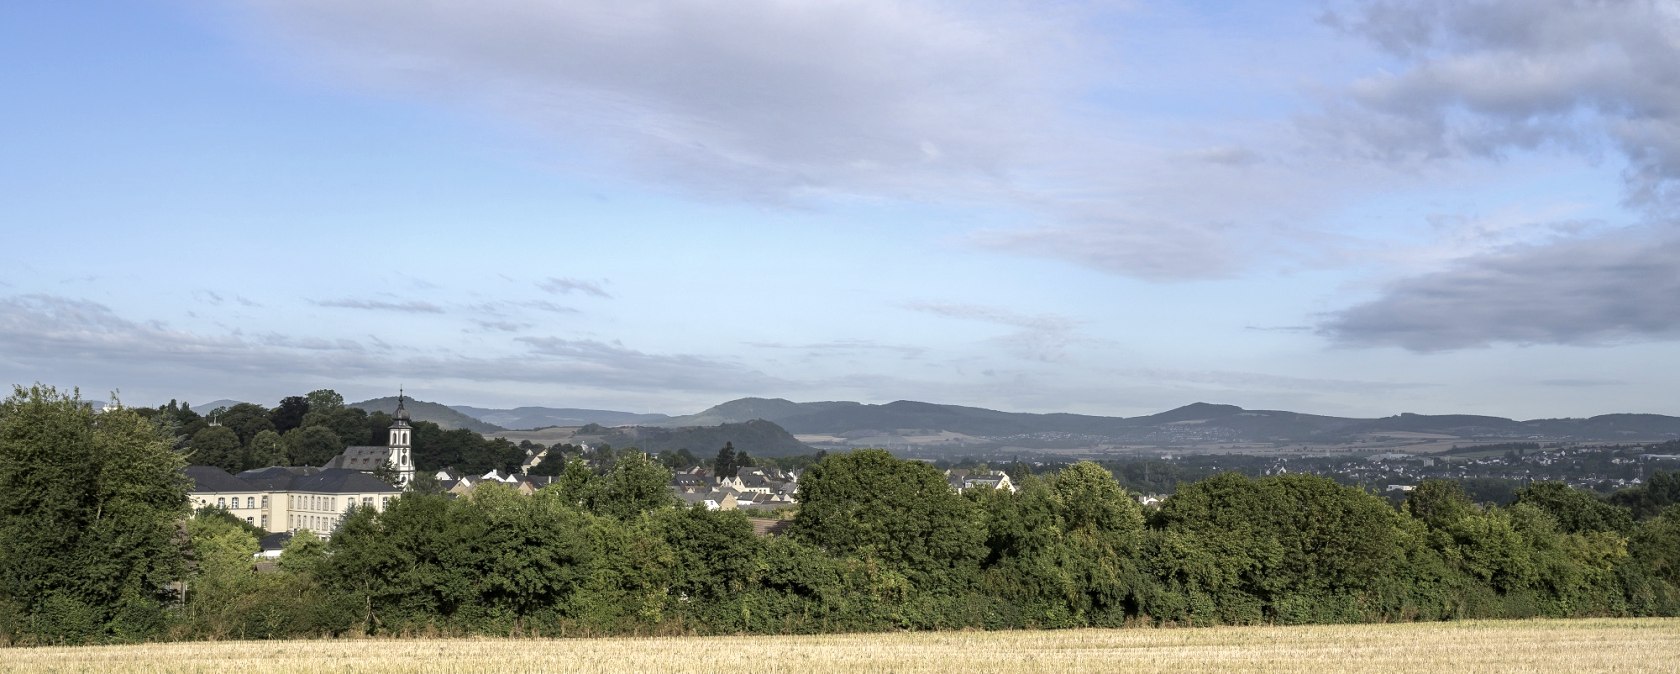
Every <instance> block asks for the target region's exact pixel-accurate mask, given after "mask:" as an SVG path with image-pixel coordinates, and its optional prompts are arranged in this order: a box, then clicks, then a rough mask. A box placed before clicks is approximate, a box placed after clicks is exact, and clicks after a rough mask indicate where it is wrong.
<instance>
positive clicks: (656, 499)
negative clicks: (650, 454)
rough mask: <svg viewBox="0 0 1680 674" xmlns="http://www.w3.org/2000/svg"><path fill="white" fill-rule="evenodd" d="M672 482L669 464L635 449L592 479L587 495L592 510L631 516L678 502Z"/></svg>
mask: <svg viewBox="0 0 1680 674" xmlns="http://www.w3.org/2000/svg"><path fill="white" fill-rule="evenodd" d="M670 484H671V470H670V469H669V468H666V467H664V466H662V465H659V463H657V462H654V461H651V460H649V459H648V458H647V455H646V454H643V453H641V452H635V453H632V454H630V455H628V456H626V457H624V458H623V459H621V460H619V461H618V462H617V463H616V464H615V465H614V466H613V469H612V472H610V473H607V474H606V475H605V476H602V477H601V478H599V479H596V480H594V481H592V482H591V483H590V489H588V490H587V492H586V493H587V494H588V496H587V497H586V498H587V502H588V505H589V509H590V511H592V512H594V513H595V514H597V515H604V516H607V517H616V518H619V519H630V518H633V517H636V516H637V515H640V514H641V513H644V512H648V511H651V510H656V509H659V508H668V507H672V506H674V505H676V502H677V501H676V497H675V496H673V495H672V494H671V490H670Z"/></svg>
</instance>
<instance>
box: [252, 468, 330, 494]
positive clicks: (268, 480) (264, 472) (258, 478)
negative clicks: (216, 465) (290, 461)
mask: <svg viewBox="0 0 1680 674" xmlns="http://www.w3.org/2000/svg"><path fill="white" fill-rule="evenodd" d="M319 472H321V469H320V468H316V467H314V466H269V467H267V468H254V469H251V470H247V471H245V472H243V473H240V474H238V475H235V476H234V477H237V478H239V479H241V480H244V481H245V483H246V484H249V485H251V486H252V487H256V488H258V489H265V490H271V491H279V490H282V489H285V488H286V487H287V486H288V485H290V484H291V483H292V480H294V479H296V478H297V477H298V476H300V475H314V474H316V473H319Z"/></svg>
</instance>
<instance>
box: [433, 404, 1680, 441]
mask: <svg viewBox="0 0 1680 674" xmlns="http://www.w3.org/2000/svg"><path fill="white" fill-rule="evenodd" d="M461 409H473V410H478V409H480V408H461ZM520 409H534V410H548V409H550V408H520ZM592 412H593V413H595V414H597V415H600V414H604V413H607V412H608V411H604V410H596V411H592ZM614 414H620V415H632V414H633V413H627V412H626V413H614ZM646 416H650V417H651V416H654V415H646ZM754 419H763V420H765V421H770V422H774V423H776V424H777V425H779V426H781V427H783V428H785V429H787V430H788V432H790V433H794V434H798V435H832V436H840V435H846V436H868V435H870V434H871V433H879V434H892V433H908V432H918V433H931V432H947V433H957V434H963V435H967V436H974V437H978V438H991V439H996V440H998V441H1000V442H1025V441H1033V440H1034V436H1046V437H1047V436H1066V438H1064V440H1062V441H1064V442H1075V441H1078V440H1079V439H1080V438H1086V439H1089V440H1090V441H1092V442H1103V441H1107V442H1112V443H1117V444H1124V443H1179V442H1290V443H1335V442H1346V441H1348V440H1350V439H1352V438H1358V437H1363V436H1371V435H1382V434H1384V433H1422V434H1437V435H1445V436H1453V437H1466V438H1520V439H1525V440H1527V439H1545V440H1556V441H1571V440H1579V441H1592V440H1598V441H1603V440H1611V441H1614V440H1621V439H1640V440H1664V439H1675V438H1680V417H1674V416H1669V415H1663V414H1650V413H1611V414H1603V415H1597V416H1593V417H1586V418H1553V419H1529V420H1515V419H1508V418H1505V417H1496V416H1489V415H1474V414H1438V415H1429V414H1412V413H1402V414H1396V415H1391V416H1387V417H1375V418H1371V417H1335V416H1328V415H1318V414H1307V413H1301V412H1291V411H1287V410H1250V409H1245V408H1243V407H1240V406H1237V405H1228V404H1218V403H1208V402H1195V403H1191V404H1188V405H1183V406H1180V407H1176V408H1172V409H1169V410H1166V411H1163V412H1158V413H1155V414H1151V415H1144V416H1137V417H1129V418H1128V417H1119V416H1099V415H1089V414H1073V413H1062V412H1055V413H1030V412H1003V411H998V410H992V409H987V408H983V407H971V406H963V405H947V404H939V403H927V402H920V401H914V400H897V401H893V402H890V403H884V404H866V403H858V402H851V401H832V400H831V401H819V402H806V403H799V402H793V401H790V400H786V399H783V398H756V397H749V398H738V399H735V400H730V401H727V402H724V403H720V404H718V405H714V406H712V407H709V408H706V409H705V410H702V411H700V412H697V413H695V414H689V415H682V416H670V417H666V418H665V419H663V420H659V421H656V422H655V423H652V424H646V423H645V422H633V423H637V424H639V425H649V426H658V427H664V428H678V427H694V426H716V425H719V424H725V423H744V422H747V421H752V420H754ZM590 422H592V423H601V424H602V425H615V424H608V423H605V422H602V421H597V420H590ZM1039 439H1040V440H1042V439H1043V438H1042V437H1041V438H1039Z"/></svg>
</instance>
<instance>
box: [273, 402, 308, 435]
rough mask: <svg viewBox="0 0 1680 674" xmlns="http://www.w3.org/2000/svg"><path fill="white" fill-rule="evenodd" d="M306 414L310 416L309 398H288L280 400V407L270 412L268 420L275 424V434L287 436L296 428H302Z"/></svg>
mask: <svg viewBox="0 0 1680 674" xmlns="http://www.w3.org/2000/svg"><path fill="white" fill-rule="evenodd" d="M306 414H309V399H308V398H305V397H303V396H287V397H285V398H282V399H281V400H280V404H279V406H277V407H275V408H274V409H272V410H269V412H268V420H269V421H270V422H272V423H273V424H274V432H276V433H279V434H281V435H285V434H287V433H290V432H292V429H294V428H302V427H303V417H304V415H306Z"/></svg>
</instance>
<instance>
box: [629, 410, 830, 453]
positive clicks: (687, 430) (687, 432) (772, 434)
mask: <svg viewBox="0 0 1680 674" xmlns="http://www.w3.org/2000/svg"><path fill="white" fill-rule="evenodd" d="M606 430H607V432H606V433H603V434H601V435H600V436H598V438H599V441H600V442H606V443H608V444H611V445H612V446H614V447H639V448H641V450H642V451H644V452H653V453H658V452H662V451H665V450H671V451H673V452H674V451H677V450H679V449H684V448H686V449H688V451H689V452H690V453H692V454H693V455H695V456H697V457H700V458H709V457H712V456H716V455H717V451H718V450H719V449H722V448H723V445H724V443H726V442H727V443H730V444H733V445H734V446H735V449H736V451H743V452H746V453H748V454H750V455H752V456H794V455H798V454H815V453H816V452H817V450H816V448H814V447H811V446H810V445H807V444H805V443H803V442H800V441H799V440H798V439H796V438H794V437H793V435H792V434H790V433H788V432H787V431H786V430H784V429H783V428H782V427H781V426H778V425H776V424H775V423H774V422H771V421H765V420H763V419H756V420H753V421H747V422H743V423H738V424H720V425H716V426H689V427H684V428H663V427H656V426H631V427H627V428H612V429H606Z"/></svg>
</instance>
